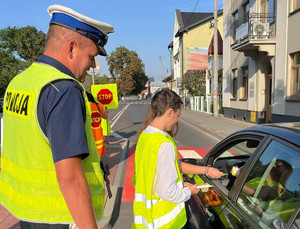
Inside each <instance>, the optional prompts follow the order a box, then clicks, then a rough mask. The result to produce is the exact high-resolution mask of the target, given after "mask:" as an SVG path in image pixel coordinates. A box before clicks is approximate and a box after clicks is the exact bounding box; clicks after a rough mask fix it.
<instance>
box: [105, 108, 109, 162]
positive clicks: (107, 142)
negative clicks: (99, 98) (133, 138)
mask: <svg viewBox="0 0 300 229" xmlns="http://www.w3.org/2000/svg"><path fill="white" fill-rule="evenodd" d="M105 111H107V107H105ZM105 113H107V112H105ZM107 119H108V117H107V118H106V130H107V131H108V120H107ZM106 144H107V153H108V157H110V142H109V135H107V139H106Z"/></svg>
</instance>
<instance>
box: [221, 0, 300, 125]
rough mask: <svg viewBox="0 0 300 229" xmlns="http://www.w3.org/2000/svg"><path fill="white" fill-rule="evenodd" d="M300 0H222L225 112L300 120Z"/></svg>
mask: <svg viewBox="0 0 300 229" xmlns="http://www.w3.org/2000/svg"><path fill="white" fill-rule="evenodd" d="M299 6H300V4H299V0H285V1H280V0H229V1H227V0H226V1H225V0H224V3H223V7H224V9H223V15H224V39H223V42H224V43H223V112H224V116H225V117H231V118H234V119H238V120H244V121H248V122H254V123H268V122H289V121H300V82H299V81H300V42H299V41H298V35H300V29H299V26H300V10H299Z"/></svg>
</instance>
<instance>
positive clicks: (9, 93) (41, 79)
mask: <svg viewBox="0 0 300 229" xmlns="http://www.w3.org/2000/svg"><path fill="white" fill-rule="evenodd" d="M57 79H68V80H76V79H74V78H72V77H70V76H68V75H65V74H63V73H61V72H60V71H58V70H57V69H55V68H54V67H51V66H48V65H44V64H38V63H33V64H32V65H31V66H30V67H29V68H28V69H27V70H25V71H24V72H22V73H21V74H19V75H17V76H16V77H15V78H14V79H13V80H12V81H11V83H10V84H9V86H8V88H7V90H6V93H5V98H4V108H3V110H4V111H3V118H4V138H3V151H2V155H1V173H0V203H1V204H2V205H3V206H5V207H6V208H7V210H8V211H10V212H11V213H12V214H13V215H14V216H15V217H17V218H19V219H22V220H25V221H31V222H45V223H71V222H74V220H73V218H72V216H71V214H70V212H69V210H68V208H67V205H66V203H65V200H64V198H63V196H62V194H61V192H60V189H59V186H58V182H57V178H56V172H55V166H54V163H53V158H52V153H51V148H50V143H49V140H48V139H47V137H46V136H45V135H44V133H43V131H42V130H41V128H40V126H39V122H38V119H37V104H38V99H39V95H40V91H41V90H42V88H43V87H44V86H45V85H48V84H49V83H51V82H53V81H54V80H57ZM29 82H30V83H29ZM77 82H78V81H77ZM78 83H79V82H78ZM79 84H80V83H79ZM80 85H81V84H80ZM83 96H84V99H85V107H86V123H85V129H86V136H87V142H88V148H89V156H88V157H87V158H85V159H84V160H83V161H82V165H83V169H84V172H85V176H86V178H87V182H88V184H89V187H90V191H91V194H92V201H93V206H94V211H95V215H96V218H97V219H98V218H101V217H102V216H103V209H104V202H105V189H104V185H103V183H104V182H103V172H102V170H101V169H100V165H99V161H100V159H99V156H98V153H97V149H96V145H95V141H94V139H93V134H92V130H91V107H90V104H89V102H88V100H87V97H86V94H85V91H84V92H83ZM70 115H72V114H70ZM61 131H63V129H62V130H61ZM70 137H72V136H70ZM78 207H80V206H78Z"/></svg>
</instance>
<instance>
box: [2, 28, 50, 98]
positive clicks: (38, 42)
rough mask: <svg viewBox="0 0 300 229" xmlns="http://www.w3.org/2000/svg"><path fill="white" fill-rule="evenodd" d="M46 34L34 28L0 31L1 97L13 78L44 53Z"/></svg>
mask: <svg viewBox="0 0 300 229" xmlns="http://www.w3.org/2000/svg"><path fill="white" fill-rule="evenodd" d="M45 41H46V34H45V33H44V32H42V31H38V30H37V29H36V28H35V27H33V26H26V27H21V28H17V27H7V28H5V29H1V30H0V96H3V94H4V92H5V89H6V87H7V85H8V83H9V82H10V81H11V80H12V78H13V77H14V76H15V75H17V74H18V73H20V72H21V71H23V70H24V69H26V68H27V67H28V66H29V65H30V64H32V62H33V61H35V60H36V59H37V58H38V56H39V55H41V54H42V53H43V50H44V46H45Z"/></svg>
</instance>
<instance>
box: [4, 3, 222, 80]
mask: <svg viewBox="0 0 300 229" xmlns="http://www.w3.org/2000/svg"><path fill="white" fill-rule="evenodd" d="M54 4H59V5H63V6H66V7H69V8H71V9H73V10H75V11H77V12H78V13H81V14H84V15H85V16H88V17H91V18H93V19H96V20H99V21H102V22H105V23H108V24H111V25H112V26H113V27H114V30H115V32H114V33H111V34H109V35H108V37H109V39H108V43H107V45H106V46H105V49H106V51H107V53H108V55H109V54H110V53H111V52H113V51H115V50H116V48H117V47H120V46H124V47H126V48H127V49H129V50H131V51H136V53H137V54H138V56H139V57H140V58H141V60H142V62H143V63H144V64H145V73H146V75H147V76H148V77H154V79H155V81H159V80H160V76H162V79H163V78H165V77H166V76H168V75H170V69H171V63H170V52H169V50H168V45H169V44H170V43H171V42H172V39H173V30H174V21H175V11H176V9H179V10H180V11H181V12H213V10H214V0H148V1H145V0H106V1H101V0H98V1H97V0H56V1H53V0H26V1H25V0H9V1H8V0H0V29H3V28H6V27H8V26H10V27H13V26H16V27H23V26H27V25H30V26H34V27H36V28H37V29H38V30H42V31H43V32H44V33H47V31H48V25H49V21H50V16H49V14H48V12H47V8H48V7H49V6H50V5H54ZM222 4H223V1H222V0H218V9H222V8H223V5H222ZM97 58H98V59H99V60H100V63H101V71H100V76H102V75H104V74H106V75H109V71H108V66H107V63H106V60H105V57H103V56H97ZM160 59H161V61H160Z"/></svg>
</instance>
